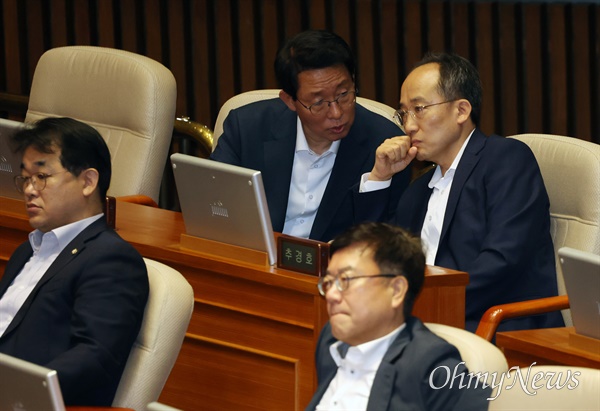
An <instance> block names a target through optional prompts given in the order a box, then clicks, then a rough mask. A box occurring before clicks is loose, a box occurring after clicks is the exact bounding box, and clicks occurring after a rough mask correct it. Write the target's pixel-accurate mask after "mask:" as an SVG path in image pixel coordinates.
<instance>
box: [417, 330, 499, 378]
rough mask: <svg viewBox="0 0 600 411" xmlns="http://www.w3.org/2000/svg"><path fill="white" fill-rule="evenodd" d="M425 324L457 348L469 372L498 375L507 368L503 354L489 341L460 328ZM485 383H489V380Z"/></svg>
mask: <svg viewBox="0 0 600 411" xmlns="http://www.w3.org/2000/svg"><path fill="white" fill-rule="evenodd" d="M425 325H426V326H427V328H429V329H430V330H431V331H432V332H433V333H434V334H436V335H437V336H438V337H441V338H443V339H444V340H446V341H448V342H449V343H450V344H452V345H454V346H455V347H456V348H457V349H458V351H459V352H460V356H461V357H462V359H463V361H464V362H465V365H466V366H467V368H468V369H469V372H472V373H474V374H476V373H478V372H481V373H482V374H483V373H485V372H487V373H489V374H491V373H497V374H498V375H500V374H502V373H503V372H506V371H507V370H508V363H507V362H506V358H505V357H504V354H503V353H502V351H500V349H499V348H498V347H496V346H495V345H494V344H492V343H491V342H489V341H487V340H485V339H483V338H481V337H479V336H478V335H475V334H473V333H472V332H470V331H466V330H463V329H461V328H456V327H451V326H449V325H444V324H435V323H425ZM487 383H488V384H491V380H488V382H487Z"/></svg>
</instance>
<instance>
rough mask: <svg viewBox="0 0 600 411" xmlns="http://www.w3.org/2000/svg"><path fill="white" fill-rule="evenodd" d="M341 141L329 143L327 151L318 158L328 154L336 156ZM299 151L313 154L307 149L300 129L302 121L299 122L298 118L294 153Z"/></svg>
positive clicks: (304, 137) (304, 135)
mask: <svg viewBox="0 0 600 411" xmlns="http://www.w3.org/2000/svg"><path fill="white" fill-rule="evenodd" d="M340 142H341V140H336V141H334V142H333V143H331V146H329V149H328V150H327V151H326V152H324V153H323V154H321V155H320V156H319V157H323V156H326V155H329V154H337V152H338V150H339V148H340ZM299 151H307V152H309V153H311V154H314V152H313V151H312V150H311V149H310V148H309V147H308V141H306V134H304V129H303V128H302V121H300V117H298V121H297V122H296V153H297V152H299Z"/></svg>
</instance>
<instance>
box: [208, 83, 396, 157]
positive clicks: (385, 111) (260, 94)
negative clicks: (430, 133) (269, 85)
mask: <svg viewBox="0 0 600 411" xmlns="http://www.w3.org/2000/svg"><path fill="white" fill-rule="evenodd" d="M279 91H280V89H264V90H252V91H247V92H245V93H241V94H238V95H235V96H233V97H231V98H230V99H229V100H227V101H226V102H225V104H223V106H222V107H221V109H220V110H219V114H218V116H217V121H216V123H215V129H214V132H213V150H214V148H215V147H216V146H217V141H218V140H219V137H221V134H223V122H224V121H225V119H226V118H227V115H228V114H229V112H230V111H231V110H233V109H234V108H238V107H241V106H245V105H246V104H250V103H254V102H255V101H260V100H267V99H270V98H278V97H279ZM356 102H357V103H358V104H360V105H361V106H363V107H365V108H367V109H369V110H371V111H373V112H375V113H377V114H380V115H382V116H383V117H386V118H388V119H389V120H390V121H392V122H393V120H392V116H393V115H394V112H395V111H396V110H395V109H393V108H392V107H390V106H387V105H385V104H383V103H380V102H378V101H375V100H370V99H367V98H364V97H360V96H359V97H357V98H356Z"/></svg>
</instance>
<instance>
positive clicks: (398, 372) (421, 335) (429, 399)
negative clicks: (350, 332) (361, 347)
mask: <svg viewBox="0 0 600 411" xmlns="http://www.w3.org/2000/svg"><path fill="white" fill-rule="evenodd" d="M336 341H337V340H336V339H335V337H333V335H332V334H331V325H330V324H329V323H327V324H326V325H325V327H324V328H323V330H322V331H321V335H320V336H319V341H318V343H317V351H316V366H317V378H318V380H319V385H318V387H317V392H316V393H315V395H314V396H313V398H312V400H311V402H310V404H309V405H308V406H307V407H306V411H313V410H314V409H315V407H316V406H317V405H318V404H319V402H320V401H321V398H322V397H323V394H325V391H327V388H328V387H329V384H330V383H331V381H332V380H333V378H334V377H335V374H336V373H337V365H336V364H335V362H334V360H333V358H332V357H331V353H330V352H329V347H330V346H331V344H333V343H335V342H336ZM461 362H462V360H461V357H460V354H459V352H458V350H457V349H456V347H454V346H453V345H451V344H449V343H448V342H447V341H445V340H443V339H441V338H439V337H438V336H436V335H435V334H433V333H432V332H431V331H429V329H428V328H427V327H425V325H423V323H422V322H421V321H420V320H419V319H417V318H416V317H409V318H408V319H407V320H406V327H405V328H404V329H403V330H402V331H401V332H400V334H398V337H396V339H395V340H394V341H393V342H392V344H391V345H390V347H389V348H388V350H387V352H386V353H385V355H384V356H383V360H382V361H381V364H380V365H379V368H378V369H377V372H376V373H375V379H374V380H373V386H372V387H371V393H370V395H369V402H368V404H367V411H386V410H389V411H397V410H402V411H415V410H423V411H425V410H427V411H436V410H443V411H450V410H457V411H469V410H473V411H482V410H487V409H488V401H487V398H488V397H490V394H491V388H489V387H488V388H483V387H482V384H479V385H478V386H477V387H476V386H475V384H474V383H473V384H471V385H470V386H468V387H464V386H463V388H460V389H459V388H458V386H459V384H458V382H459V381H460V378H457V379H456V380H455V381H454V384H453V385H452V387H451V388H450V385H451V384H450V383H449V382H448V384H446V385H444V383H445V381H446V379H447V377H448V374H447V373H446V369H445V368H443V367H447V369H448V370H450V373H452V372H454V370H455V367H458V368H457V369H456V375H459V374H460V373H468V372H469V371H468V370H467V368H466V367H465V366H464V364H460V363H461ZM438 367H442V368H438ZM434 370H435V371H434ZM432 372H433V377H432V383H433V385H434V387H437V388H439V387H444V388H441V389H437V390H436V389H433V388H431V385H430V376H431V375H432ZM450 381H452V375H450ZM463 381H464V384H463V385H466V384H467V381H469V378H468V377H467V376H465V378H464V380H463ZM488 383H490V381H488Z"/></svg>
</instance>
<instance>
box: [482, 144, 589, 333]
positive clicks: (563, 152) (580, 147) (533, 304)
mask: <svg viewBox="0 0 600 411" xmlns="http://www.w3.org/2000/svg"><path fill="white" fill-rule="evenodd" d="M511 138H516V139H518V140H521V141H523V142H524V143H525V144H527V145H528V146H529V147H530V148H531V150H532V151H533V154H534V155H535V158H536V160H537V162H538V164H539V166H540V170H541V172H542V177H543V178H544V184H545V185H546V190H547V191H548V196H549V197H550V218H551V227H550V230H551V235H552V240H553V242H554V251H555V255H556V272H557V281H558V292H559V294H560V296H558V297H549V298H543V299H539V300H533V301H526V302H520V303H511V304H503V305H499V306H495V307H492V308H490V309H489V310H488V311H487V312H486V313H485V314H484V316H483V318H482V321H481V323H480V324H479V327H478V329H477V334H478V335H480V336H482V337H483V338H486V339H488V340H491V338H493V336H494V334H495V331H496V328H497V326H498V324H499V323H500V322H501V321H502V320H503V319H508V318H513V317H518V316H523V315H533V314H539V313H543V312H549V311H555V310H564V309H566V308H568V307H569V303H568V297H567V296H566V295H564V294H565V292H566V291H565V285H564V280H563V276H562V270H561V267H560V264H559V260H558V254H557V251H558V249H559V248H561V247H571V248H575V249H577V250H582V251H586V252H590V253H594V254H600V145H598V144H595V143H591V142H588V141H583V140H580V139H576V138H572V137H563V136H554V135H547V134H520V135H516V136H512V137H511ZM563 318H564V320H565V324H566V325H567V326H570V325H572V320H571V315H570V311H569V310H564V311H563Z"/></svg>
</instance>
